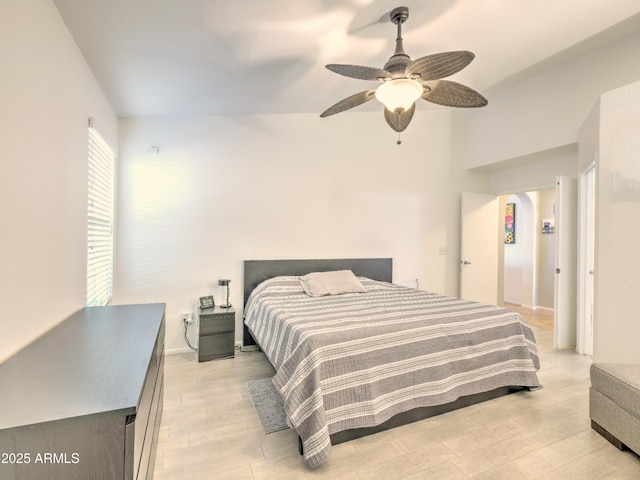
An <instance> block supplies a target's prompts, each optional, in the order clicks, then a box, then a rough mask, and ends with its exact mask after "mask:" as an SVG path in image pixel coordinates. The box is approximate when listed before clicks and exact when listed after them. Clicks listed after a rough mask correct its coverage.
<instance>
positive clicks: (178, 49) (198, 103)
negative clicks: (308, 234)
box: [53, 0, 640, 117]
mask: <svg viewBox="0 0 640 480" xmlns="http://www.w3.org/2000/svg"><path fill="white" fill-rule="evenodd" d="M53 1H54V3H55V5H56V7H57V8H58V11H59V12H60V14H61V16H62V18H63V20H64V22H65V23H66V25H67V27H68V28H69V30H70V31H71V33H72V35H73V37H74V38H75V40H76V42H77V44H78V46H79V47H80V49H81V50H82V52H83V54H84V56H85V58H86V59H87V62H88V63H89V65H90V67H91V69H92V70H93V72H94V74H95V76H96V77H97V79H98V81H99V82H100V84H101V85H102V87H103V89H104V91H105V93H106V94H107V96H108V97H109V100H110V101H111V104H112V105H113V107H114V109H115V110H116V113H117V114H118V115H119V116H121V117H138V116H166V115H218V114H220V115H235V114H270V113H276V114H279V113H318V114H319V113H320V112H322V111H324V110H325V109H326V108H328V107H329V106H331V105H333V104H334V103H336V102H337V101H338V100H340V99H342V98H344V97H346V96H349V95H351V94H353V93H356V92H359V91H362V90H365V89H367V88H369V87H370V86H371V83H370V82H366V81H362V80H355V79H351V78H347V77H343V76H340V75H337V74H335V73H332V72H330V71H328V70H326V69H325V68H324V65H325V64H327V63H349V64H357V65H367V66H373V67H382V66H383V65H384V63H385V62H386V61H387V59H388V58H389V56H391V55H392V54H393V50H394V41H395V36H396V27H395V25H393V24H392V23H391V22H390V21H389V17H388V14H389V12H390V11H391V10H392V9H393V8H395V7H397V6H399V5H406V6H408V7H409V10H410V15H409V19H408V21H407V22H406V23H405V24H404V25H403V37H404V47H405V51H406V52H407V53H408V54H409V55H410V56H411V58H412V59H416V58H418V57H421V56H424V55H428V54H432V53H438V52H443V51H450V50H470V51H472V52H474V53H475V54H476V58H475V60H474V61H473V62H472V63H471V64H470V65H469V66H468V67H466V68H465V69H464V70H463V71H461V72H459V73H457V74H456V75H454V76H452V77H451V80H455V81H458V82H460V83H464V84H466V85H468V86H470V87H472V88H474V89H475V90H478V91H479V92H481V93H482V94H484V95H485V96H486V97H487V98H488V100H489V106H490V105H491V94H495V93H496V92H499V91H500V90H501V89H504V88H507V87H508V86H510V85H513V84H514V83H515V82H517V81H520V80H522V79H523V78H526V76H529V75H534V74H536V73H539V72H540V71H541V70H542V69H544V68H546V67H548V66H550V65H552V64H554V63H557V62H559V61H565V60H566V59H568V58H570V57H571V56H572V55H577V54H580V53H583V52H584V51H586V50H588V49H589V48H595V47H597V46H598V45H600V44H602V43H604V42H606V41H611V40H612V39H615V38H617V37H620V36H622V35H625V34H628V33H629V32H631V31H634V30H635V31H637V30H640V2H638V0H537V1H536V2H533V1H530V0H404V1H403V0H342V1H340V0H298V1H293V0H288V1H284V0H53ZM374 85H375V84H374ZM421 103H422V104H423V105H421V106H420V108H442V107H436V106H433V105H430V104H428V103H427V102H421ZM376 108H378V109H379V108H381V106H380V105H376V102H369V103H368V104H367V105H362V106H359V107H356V109H357V110H371V109H376Z"/></svg>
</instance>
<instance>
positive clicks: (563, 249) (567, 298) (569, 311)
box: [554, 176, 578, 348]
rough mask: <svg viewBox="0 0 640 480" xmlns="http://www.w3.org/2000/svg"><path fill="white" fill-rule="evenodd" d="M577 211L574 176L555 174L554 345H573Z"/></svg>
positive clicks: (576, 192)
mask: <svg viewBox="0 0 640 480" xmlns="http://www.w3.org/2000/svg"><path fill="white" fill-rule="evenodd" d="M577 211H578V181H577V180H576V179H575V178H569V177H564V176H560V177H557V179H556V225H555V234H556V275H555V301H554V343H555V347H556V348H568V347H572V346H574V345H575V344H576V324H577V321H576V320H577V312H576V310H577V308H576V307H577V297H576V291H577V288H576V280H577V257H578V256H577V250H578V248H577V220H576V217H577Z"/></svg>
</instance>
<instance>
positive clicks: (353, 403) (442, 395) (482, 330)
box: [245, 277, 540, 467]
mask: <svg viewBox="0 0 640 480" xmlns="http://www.w3.org/2000/svg"><path fill="white" fill-rule="evenodd" d="M360 281H361V282H362V284H363V285H364V287H365V288H366V290H367V293H352V294H344V295H334V296H328V297H319V298H318V297H310V296H307V295H306V294H305V293H304V291H303V290H302V287H301V286H300V282H299V280H298V278H297V277H276V278H272V279H270V280H266V281H265V282H263V283H261V284H260V285H258V287H256V289H255V290H254V291H253V293H252V294H251V296H250V297H249V300H248V302H247V305H246V308H245V324H246V325H247V327H249V329H250V330H251V332H252V334H253V335H254V338H255V339H256V341H257V342H258V344H259V345H260V346H261V348H262V349H263V351H264V353H265V354H266V355H267V358H268V359H269V361H270V362H271V363H272V364H273V366H274V367H275V369H276V375H275V376H274V379H273V382H274V384H275V386H276V388H277V389H278V391H279V392H280V394H281V395H282V398H283V400H284V406H285V411H286V413H287V415H288V417H289V421H290V422H291V425H292V426H293V428H295V430H296V431H297V432H298V434H299V435H300V438H301V439H302V442H303V446H304V459H305V464H306V465H308V466H310V467H314V466H317V465H319V464H320V463H322V462H323V461H325V460H326V459H327V458H328V457H329V455H330V453H331V442H330V438H329V436H330V435H331V434H334V433H337V432H340V431H343V430H347V429H353V428H361V427H370V426H374V425H379V424H380V423H383V422H384V421H386V420H388V419H389V418H391V417H393V416H394V415H396V414H398V413H401V412H405V411H408V410H411V409H413V408H416V407H424V406H433V405H439V404H444V403H449V402H452V401H454V400H456V399H457V398H459V397H461V396H465V395H471V394H476V393H481V392H486V391H490V390H493V389H495V388H498V387H503V386H522V387H531V388H538V387H540V384H539V382H538V377H537V374H536V371H537V370H538V369H539V367H540V363H539V359H538V352H537V347H536V344H535V339H534V335H533V332H532V331H531V329H530V328H529V326H528V325H527V324H526V323H525V322H524V320H523V319H522V317H521V316H520V315H518V314H517V313H515V312H512V311H510V310H506V309H504V308H500V307H496V306H490V305H483V304H480V303H476V302H470V301H466V300H460V299H458V298H453V297H445V296H441V295H437V294H434V293H429V292H425V291H421V290H415V289H411V288H407V287H402V286H399V285H393V284H390V283H384V282H378V281H374V280H369V279H364V278H360Z"/></svg>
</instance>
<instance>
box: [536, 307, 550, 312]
mask: <svg viewBox="0 0 640 480" xmlns="http://www.w3.org/2000/svg"><path fill="white" fill-rule="evenodd" d="M533 309H534V310H544V311H545V312H551V313H552V312H553V308H549V307H533Z"/></svg>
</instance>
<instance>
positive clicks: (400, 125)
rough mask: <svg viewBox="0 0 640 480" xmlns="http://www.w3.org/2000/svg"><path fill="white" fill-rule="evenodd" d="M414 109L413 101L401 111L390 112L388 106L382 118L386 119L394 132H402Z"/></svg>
mask: <svg viewBox="0 0 640 480" xmlns="http://www.w3.org/2000/svg"><path fill="white" fill-rule="evenodd" d="M415 111H416V104H415V103H414V104H413V105H411V107H409V108H408V109H407V110H405V111H404V112H402V113H397V112H392V111H391V110H389V109H388V108H385V109H384V119H385V120H386V121H387V124H389V126H390V127H391V128H393V129H394V130H395V131H396V132H402V131H404V129H405V128H407V127H408V126H409V123H410V122H411V119H412V118H413V114H414V112H415Z"/></svg>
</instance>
